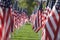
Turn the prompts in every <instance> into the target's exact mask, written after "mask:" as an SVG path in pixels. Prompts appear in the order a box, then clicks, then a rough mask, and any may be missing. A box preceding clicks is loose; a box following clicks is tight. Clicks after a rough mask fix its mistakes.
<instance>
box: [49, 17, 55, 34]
mask: <svg viewBox="0 0 60 40" xmlns="http://www.w3.org/2000/svg"><path fill="white" fill-rule="evenodd" d="M48 23H49V25H50V27H51V29H52V31H53V33H55V29H54V28H53V25H52V22H51V20H50V18H48Z"/></svg>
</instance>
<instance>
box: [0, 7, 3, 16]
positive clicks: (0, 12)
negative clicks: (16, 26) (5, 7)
mask: <svg viewBox="0 0 60 40" xmlns="http://www.w3.org/2000/svg"><path fill="white" fill-rule="evenodd" d="M0 14H1V16H2V17H3V11H2V8H1V7H0Z"/></svg>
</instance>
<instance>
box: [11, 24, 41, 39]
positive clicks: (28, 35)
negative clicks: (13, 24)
mask: <svg viewBox="0 0 60 40" xmlns="http://www.w3.org/2000/svg"><path fill="white" fill-rule="evenodd" d="M40 39H41V31H40V32H39V33H35V32H34V31H33V30H32V26H31V25H30V24H26V25H24V26H22V27H21V28H20V29H16V30H15V31H14V32H13V33H12V35H11V40H40Z"/></svg>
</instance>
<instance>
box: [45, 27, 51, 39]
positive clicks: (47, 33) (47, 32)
mask: <svg viewBox="0 0 60 40" xmlns="http://www.w3.org/2000/svg"><path fill="white" fill-rule="evenodd" d="M45 29H46V40H47V38H49V40H52V38H51V36H50V34H49V31H48V30H47V28H46V27H45Z"/></svg>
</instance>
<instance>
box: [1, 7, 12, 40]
mask: <svg viewBox="0 0 60 40" xmlns="http://www.w3.org/2000/svg"><path fill="white" fill-rule="evenodd" d="M0 14H1V15H0V40H8V39H9V35H10V31H11V29H10V27H11V25H10V24H11V10H10V9H8V8H7V9H6V10H5V8H3V9H2V8H0Z"/></svg>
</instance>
